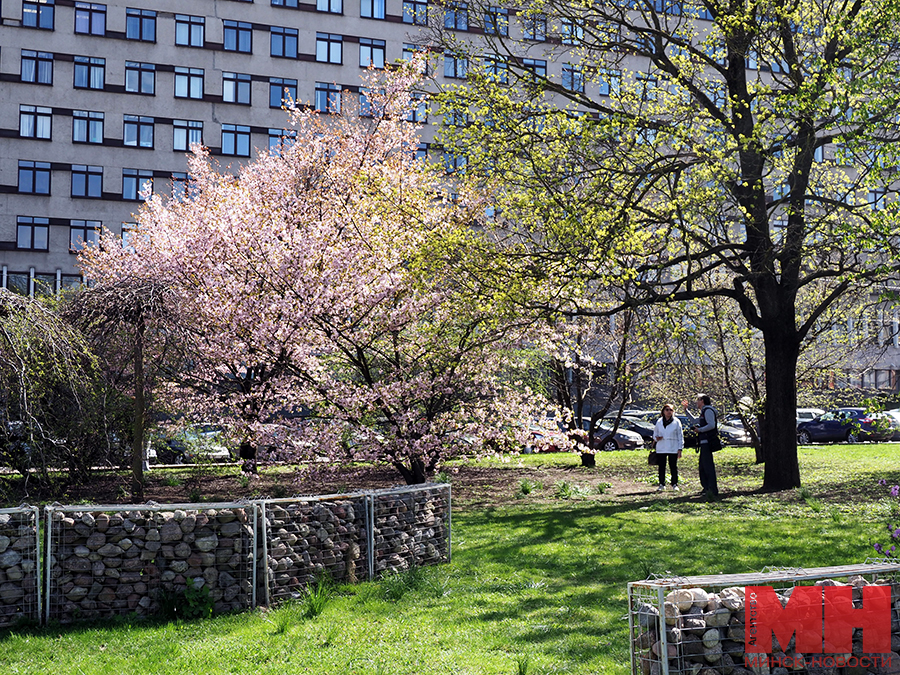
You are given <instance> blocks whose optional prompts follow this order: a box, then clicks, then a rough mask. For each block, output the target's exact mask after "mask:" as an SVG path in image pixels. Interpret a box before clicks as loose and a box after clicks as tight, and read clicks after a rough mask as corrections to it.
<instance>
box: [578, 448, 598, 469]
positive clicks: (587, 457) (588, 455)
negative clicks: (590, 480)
mask: <svg viewBox="0 0 900 675" xmlns="http://www.w3.org/2000/svg"><path fill="white" fill-rule="evenodd" d="M581 466H586V467H588V468H591V469H592V468H594V467H595V466H597V457H596V455H594V453H593V452H582V453H581Z"/></svg>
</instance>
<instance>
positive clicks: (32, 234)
mask: <svg viewBox="0 0 900 675" xmlns="http://www.w3.org/2000/svg"><path fill="white" fill-rule="evenodd" d="M49 241H50V220H49V219H48V218H32V217H30V216H19V217H18V219H17V222H16V248H24V249H31V250H33V251H46V250H47V248H48V244H49Z"/></svg>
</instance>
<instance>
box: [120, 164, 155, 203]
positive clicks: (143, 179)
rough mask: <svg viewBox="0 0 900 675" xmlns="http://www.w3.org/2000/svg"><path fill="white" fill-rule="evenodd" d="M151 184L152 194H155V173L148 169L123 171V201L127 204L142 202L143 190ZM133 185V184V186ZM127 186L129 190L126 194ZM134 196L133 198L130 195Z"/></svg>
mask: <svg viewBox="0 0 900 675" xmlns="http://www.w3.org/2000/svg"><path fill="white" fill-rule="evenodd" d="M148 182H149V183H150V192H151V193H152V192H153V172H152V171H150V170H148V169H127V168H126V169H122V200H123V201H126V202H139V201H141V189H142V188H143V186H144V185H146V184H147V183H148ZM132 183H133V184H132ZM126 186H128V187H129V188H131V189H129V190H128V192H127V194H126ZM131 194H133V195H134V196H133V197H131V196H129V195H131Z"/></svg>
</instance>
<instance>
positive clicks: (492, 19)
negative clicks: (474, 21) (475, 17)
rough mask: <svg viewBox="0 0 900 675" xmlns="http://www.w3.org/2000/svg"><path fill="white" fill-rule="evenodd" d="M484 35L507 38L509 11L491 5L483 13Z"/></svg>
mask: <svg viewBox="0 0 900 675" xmlns="http://www.w3.org/2000/svg"><path fill="white" fill-rule="evenodd" d="M482 18H483V19H484V34H485V35H499V36H501V37H508V36H509V10H508V9H506V8H504V7H500V6H498V5H491V6H489V7H488V8H487V11H485V12H484V16H483V17H482Z"/></svg>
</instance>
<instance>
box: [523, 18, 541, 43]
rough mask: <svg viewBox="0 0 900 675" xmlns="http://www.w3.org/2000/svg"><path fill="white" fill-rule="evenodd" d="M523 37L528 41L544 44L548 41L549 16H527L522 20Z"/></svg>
mask: <svg viewBox="0 0 900 675" xmlns="http://www.w3.org/2000/svg"><path fill="white" fill-rule="evenodd" d="M522 37H523V38H525V39H526V40H533V41H535V42H543V41H544V40H546V39H547V15H546V14H531V13H529V14H526V15H525V16H524V17H523V18H522Z"/></svg>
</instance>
